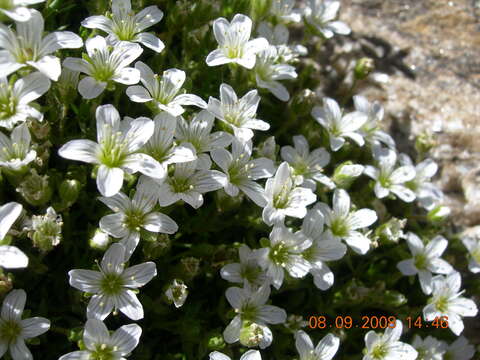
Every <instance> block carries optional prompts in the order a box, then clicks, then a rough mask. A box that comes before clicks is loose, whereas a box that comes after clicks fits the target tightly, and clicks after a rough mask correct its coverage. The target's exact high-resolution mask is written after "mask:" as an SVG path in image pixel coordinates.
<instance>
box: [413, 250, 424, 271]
mask: <svg viewBox="0 0 480 360" xmlns="http://www.w3.org/2000/svg"><path fill="white" fill-rule="evenodd" d="M414 264H415V267H416V268H417V269H419V270H424V269H425V268H426V267H427V257H426V256H425V255H424V254H417V255H415V259H414Z"/></svg>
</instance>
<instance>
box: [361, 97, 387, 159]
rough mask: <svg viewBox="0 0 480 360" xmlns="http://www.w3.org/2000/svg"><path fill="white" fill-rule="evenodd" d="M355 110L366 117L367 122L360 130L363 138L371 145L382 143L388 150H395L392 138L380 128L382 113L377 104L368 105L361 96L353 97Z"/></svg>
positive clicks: (380, 107) (365, 99)
mask: <svg viewBox="0 0 480 360" xmlns="http://www.w3.org/2000/svg"><path fill="white" fill-rule="evenodd" d="M353 103H354V105H355V110H357V111H359V112H361V113H363V114H365V115H367V121H366V122H365V123H364V124H363V125H362V127H361V128H360V132H361V133H362V135H363V138H364V139H365V140H366V141H367V142H369V143H371V144H376V143H379V142H380V143H384V144H385V145H387V146H388V147H389V148H390V149H395V141H394V140H393V139H392V137H391V136H390V135H389V134H387V133H386V132H385V131H383V130H382V129H381V128H380V124H379V123H380V122H381V121H382V120H383V115H384V111H383V108H382V106H381V105H380V104H379V103H378V102H374V103H370V102H369V101H368V100H367V98H365V97H364V96H362V95H355V96H354V97H353Z"/></svg>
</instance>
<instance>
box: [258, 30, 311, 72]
mask: <svg viewBox="0 0 480 360" xmlns="http://www.w3.org/2000/svg"><path fill="white" fill-rule="evenodd" d="M257 33H258V35H260V36H261V37H264V38H265V39H267V41H268V43H269V44H271V45H275V47H276V48H277V59H278V63H290V62H292V63H293V62H297V61H298V57H299V56H305V55H307V54H308V49H307V48H306V47H305V46H303V45H298V44H296V45H295V44H294V45H289V44H288V40H289V37H290V33H289V31H288V28H287V27H286V26H285V25H283V24H277V25H275V27H273V28H272V26H271V25H270V24H269V23H267V22H265V21H262V22H261V23H260V25H258V28H257Z"/></svg>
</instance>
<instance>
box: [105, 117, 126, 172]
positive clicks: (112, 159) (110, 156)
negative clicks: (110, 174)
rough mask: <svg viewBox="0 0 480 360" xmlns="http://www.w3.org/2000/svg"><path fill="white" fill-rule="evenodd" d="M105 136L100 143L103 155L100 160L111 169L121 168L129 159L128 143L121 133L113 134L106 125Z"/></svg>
mask: <svg viewBox="0 0 480 360" xmlns="http://www.w3.org/2000/svg"><path fill="white" fill-rule="evenodd" d="M104 131H105V132H104V133H105V136H104V137H103V138H102V140H101V142H100V148H101V153H100V155H99V157H98V160H99V161H100V163H101V164H103V165H105V166H108V167H109V168H115V167H120V166H121V165H122V164H123V162H124V160H125V158H126V157H127V155H128V154H127V149H126V143H125V141H124V140H123V139H122V133H121V132H119V131H118V132H115V133H112V132H111V129H110V126H109V125H105V129H104Z"/></svg>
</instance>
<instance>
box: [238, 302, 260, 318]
mask: <svg viewBox="0 0 480 360" xmlns="http://www.w3.org/2000/svg"><path fill="white" fill-rule="evenodd" d="M240 313H241V314H242V320H252V321H253V320H254V319H255V318H256V317H257V313H258V308H257V307H256V306H255V305H253V304H250V303H249V302H247V303H246V304H244V305H243V306H242V308H241V309H240Z"/></svg>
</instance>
